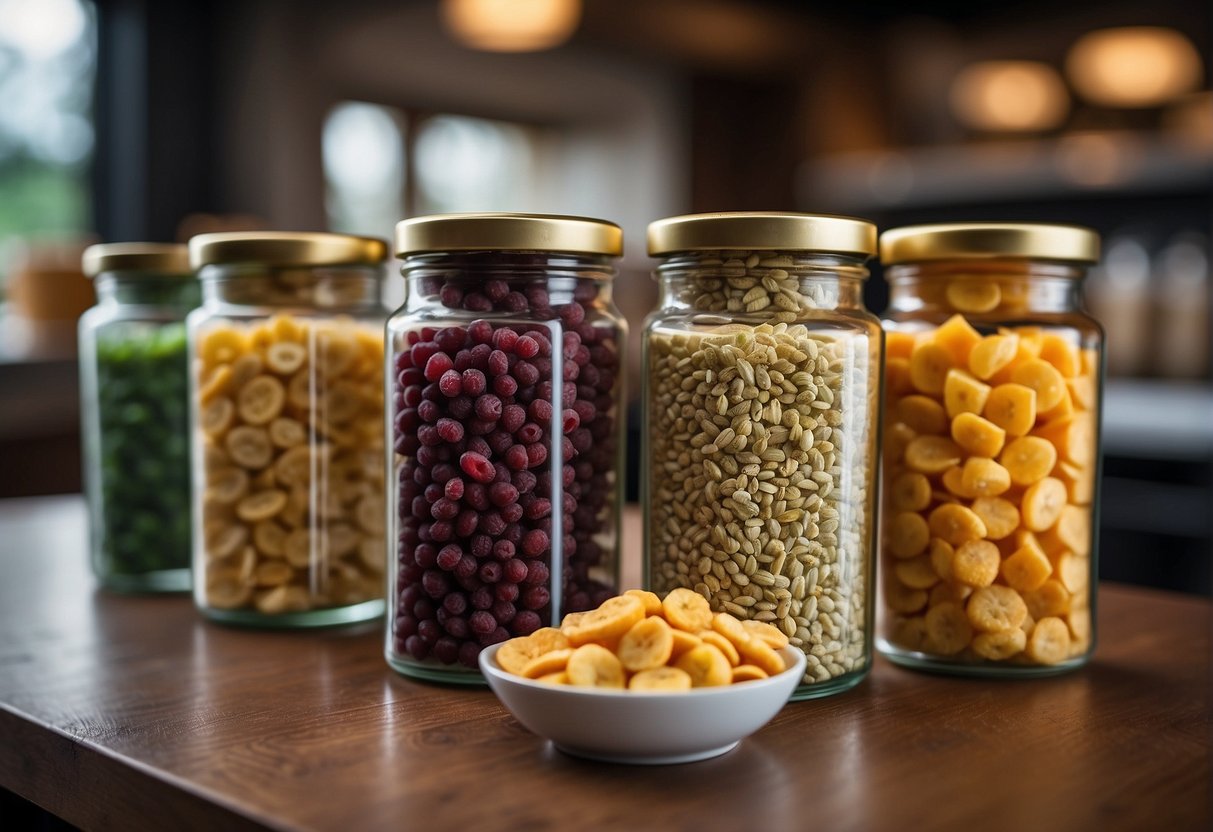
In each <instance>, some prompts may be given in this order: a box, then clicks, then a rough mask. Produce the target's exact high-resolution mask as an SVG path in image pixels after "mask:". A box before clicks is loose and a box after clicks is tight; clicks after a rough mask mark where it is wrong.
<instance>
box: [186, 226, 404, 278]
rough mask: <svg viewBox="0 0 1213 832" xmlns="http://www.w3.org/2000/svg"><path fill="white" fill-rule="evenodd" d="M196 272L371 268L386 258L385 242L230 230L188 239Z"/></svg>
mask: <svg viewBox="0 0 1213 832" xmlns="http://www.w3.org/2000/svg"><path fill="white" fill-rule="evenodd" d="M189 248H190V264H191V265H192V266H193V267H194V268H195V269H200V268H202V267H203V266H211V265H216V264H226V263H257V264H261V265H266V266H347V265H363V264H365V265H374V264H376V263H382V262H383V261H384V260H386V259H387V242H386V241H384V240H380V239H378V238H377V237H355V236H353V235H351V234H328V233H324V232H298V231H230V232H224V233H220V234H199V235H198V236H196V237H193V238H191V239H190V242H189Z"/></svg>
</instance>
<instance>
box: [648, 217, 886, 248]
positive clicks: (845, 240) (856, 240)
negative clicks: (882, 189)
mask: <svg viewBox="0 0 1213 832" xmlns="http://www.w3.org/2000/svg"><path fill="white" fill-rule="evenodd" d="M648 250H649V255H650V256H653V257H655V256H659V255H667V254H675V253H678V252H684V251H717V250H722V251H723V250H738V251H811V252H821V253H823V254H850V255H859V256H862V257H863V259H865V260H866V259H867V258H869V257H871V256H872V255H874V254H875V253H876V225H875V223H872V222H869V221H868V220H864V219H859V218H857V217H845V216H838V215H834V214H800V213H791V212H784V211H725V212H716V213H708V214H683V215H681V216H677V217H666V218H665V219H660V220H657V221H655V222H652V223H650V224H649V229H648Z"/></svg>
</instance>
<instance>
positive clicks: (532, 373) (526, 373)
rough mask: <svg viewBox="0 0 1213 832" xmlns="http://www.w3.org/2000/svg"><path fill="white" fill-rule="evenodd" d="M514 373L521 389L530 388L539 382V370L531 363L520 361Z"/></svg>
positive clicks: (515, 366)
mask: <svg viewBox="0 0 1213 832" xmlns="http://www.w3.org/2000/svg"><path fill="white" fill-rule="evenodd" d="M519 343H522V342H521V341H519ZM512 373H513V376H514V378H516V379H517V380H518V386H519V387H530V386H532V385H533V384H535V383H536V382H537V381H539V369H538V368H537V367H536V366H535V365H534V364H532V363H531V362H529V361H519V362H518V363H517V364H515V365H514V369H513V370H512Z"/></svg>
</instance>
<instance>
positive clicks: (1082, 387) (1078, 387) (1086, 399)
mask: <svg viewBox="0 0 1213 832" xmlns="http://www.w3.org/2000/svg"><path fill="white" fill-rule="evenodd" d="M1066 389H1067V390H1069V391H1070V399H1071V400H1072V401H1073V402H1074V407H1075V408H1077V409H1078V410H1094V409H1095V405H1096V404H1098V401H1099V398H1098V396H1097V394H1096V389H1095V379H1094V378H1092V377H1091V376H1079V377H1078V378H1068V379H1066Z"/></svg>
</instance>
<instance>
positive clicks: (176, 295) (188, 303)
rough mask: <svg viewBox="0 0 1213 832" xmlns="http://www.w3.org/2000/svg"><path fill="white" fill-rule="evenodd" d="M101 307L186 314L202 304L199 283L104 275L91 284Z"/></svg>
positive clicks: (189, 279)
mask: <svg viewBox="0 0 1213 832" xmlns="http://www.w3.org/2000/svg"><path fill="white" fill-rule="evenodd" d="M93 288H94V289H95V290H96V292H97V302H98V303H99V304H101V305H104V306H110V305H115V306H116V305H123V306H162V307H166V308H169V309H180V310H182V311H185V312H188V311H190V310H191V309H193V308H194V307H196V306H198V304H199V303H201V300H202V293H201V289H200V288H199V285H198V281H197V280H195V279H194V278H192V277H182V276H180V275H157V274H148V273H130V272H122V273H120V272H104V273H102V274H100V275H98V276H97V279H96V280H95V281H93Z"/></svg>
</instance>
